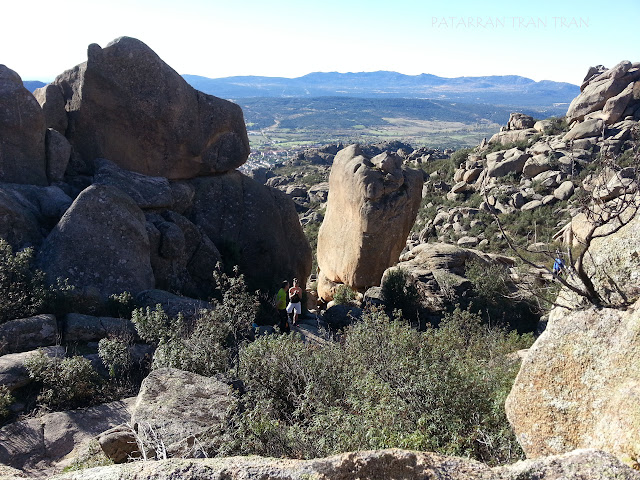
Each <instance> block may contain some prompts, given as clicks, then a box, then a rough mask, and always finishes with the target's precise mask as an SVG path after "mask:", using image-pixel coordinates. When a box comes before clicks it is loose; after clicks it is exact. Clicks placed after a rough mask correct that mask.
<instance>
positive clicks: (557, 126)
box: [544, 117, 569, 135]
mask: <svg viewBox="0 0 640 480" xmlns="http://www.w3.org/2000/svg"><path fill="white" fill-rule="evenodd" d="M547 120H550V124H549V125H547V126H546V127H545V129H544V134H545V135H560V134H561V133H564V132H568V131H569V122H567V117H550V118H548V119H547Z"/></svg>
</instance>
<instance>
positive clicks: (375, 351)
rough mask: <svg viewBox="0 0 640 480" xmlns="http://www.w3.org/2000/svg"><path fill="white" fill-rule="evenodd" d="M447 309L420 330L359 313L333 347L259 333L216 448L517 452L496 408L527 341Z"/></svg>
mask: <svg viewBox="0 0 640 480" xmlns="http://www.w3.org/2000/svg"><path fill="white" fill-rule="evenodd" d="M531 341H532V339H531V337H529V336H524V337H520V336H518V335H517V334H515V333H506V332H505V331H503V330H500V329H497V328H488V327H487V326H486V325H484V324H482V322H481V319H480V318H479V316H477V315H474V314H472V313H470V312H468V311H460V310H456V311H454V312H453V314H451V315H449V316H447V317H446V318H445V319H444V320H443V322H442V324H441V326H440V328H437V329H434V328H430V329H428V330H427V331H425V332H419V331H417V330H415V329H413V328H411V327H410V326H409V325H408V324H407V323H406V322H405V321H403V320H401V319H395V320H390V319H389V318H388V317H387V315H385V314H384V313H382V312H380V311H368V312H366V313H365V314H364V316H363V318H362V321H361V322H358V323H357V324H354V325H352V326H351V327H349V328H348V329H347V330H346V331H345V333H344V336H343V338H342V341H341V343H329V344H326V345H323V346H313V345H310V344H305V343H303V342H302V341H301V340H300V338H299V337H297V336H295V335H284V336H278V337H276V336H267V337H261V338H259V339H258V340H256V341H255V342H253V343H251V344H249V345H246V346H245V347H244V348H243V349H242V350H241V353H240V364H239V376H240V378H241V379H242V381H243V383H244V385H245V388H246V390H247V393H246V394H245V395H244V396H243V398H242V404H243V408H240V409H239V410H238V411H237V412H236V414H235V432H234V435H233V438H234V440H233V441H231V442H229V443H228V444H227V447H226V448H227V450H225V451H224V452H222V453H225V454H229V453H242V454H258V455H267V456H275V457H281V456H287V457H295V458H314V457H321V456H326V455H330V454H335V453H338V452H344V451H353V450H366V449H380V448H392V447H397V448H406V449H416V450H422V451H435V452H438V453H442V454H448V455H462V456H471V457H473V458H476V459H478V460H481V461H484V462H487V463H489V464H497V463H503V462H508V461H513V460H515V459H516V458H521V457H522V452H521V450H520V447H519V446H518V444H517V442H516V439H515V436H514V435H513V433H512V432H511V430H510V428H509V424H508V422H507V420H506V418H505V413H504V408H503V403H504V399H505V396H506V395H507V393H508V392H509V390H510V388H511V385H512V382H513V380H514V378H515V375H516V373H517V370H518V364H517V362H514V361H512V360H510V357H509V355H508V354H509V353H510V352H513V351H515V350H518V349H520V348H525V347H527V346H529V345H530V343H531Z"/></svg>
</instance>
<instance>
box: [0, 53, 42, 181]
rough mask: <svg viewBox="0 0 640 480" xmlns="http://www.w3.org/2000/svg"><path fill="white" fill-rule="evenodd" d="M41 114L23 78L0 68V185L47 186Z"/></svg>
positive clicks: (1, 66)
mask: <svg viewBox="0 0 640 480" xmlns="http://www.w3.org/2000/svg"><path fill="white" fill-rule="evenodd" d="M45 133H46V128H45V125H44V114H43V113H42V109H41V108H40V105H39V104H38V102H37V101H36V99H35V98H34V97H33V95H31V92H29V90H27V89H26V88H24V86H23V84H22V79H21V78H20V76H19V75H18V74H17V73H16V72H14V71H13V70H11V69H9V68H7V67H5V66H4V65H0V182H6V183H29V184H32V185H47V184H48V182H47V175H46V159H45V145H44V138H45Z"/></svg>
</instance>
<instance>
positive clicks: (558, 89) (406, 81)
mask: <svg viewBox="0 0 640 480" xmlns="http://www.w3.org/2000/svg"><path fill="white" fill-rule="evenodd" d="M183 78H184V79H185V80H186V81H187V82H188V83H189V84H190V85H192V86H193V87H194V88H197V89H198V90H200V91H202V92H205V93H209V94H211V95H215V96H217V97H222V98H229V99H234V100H237V99H240V98H250V97H279V98H287V97H326V96H329V97H336V96H343V97H360V98H421V99H432V100H446V101H456V102H465V103H485V104H494V105H504V106H518V107H533V108H540V107H542V108H544V107H550V106H553V105H554V104H568V103H570V102H571V100H573V98H574V97H575V96H577V95H578V93H579V92H580V88H579V87H578V86H577V85H572V84H570V83H563V82H553V81H550V80H542V81H540V82H536V81H534V80H531V79H530V78H526V77H520V76H517V75H506V76H488V77H456V78H444V77H438V76H436V75H430V74H425V73H423V74H421V75H403V74H401V73H397V72H388V71H379V72H362V73H337V72H330V73H310V74H308V75H305V76H303V77H298V78H283V77H257V76H245V77H226V78H206V77H200V76H197V75H183ZM556 106H557V105H556Z"/></svg>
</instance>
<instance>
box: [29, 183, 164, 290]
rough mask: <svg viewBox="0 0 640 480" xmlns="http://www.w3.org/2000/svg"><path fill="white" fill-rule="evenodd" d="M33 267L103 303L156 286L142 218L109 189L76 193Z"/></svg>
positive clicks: (101, 187) (118, 193) (118, 192)
mask: <svg viewBox="0 0 640 480" xmlns="http://www.w3.org/2000/svg"><path fill="white" fill-rule="evenodd" d="M37 263H38V265H39V266H40V268H42V269H43V270H44V271H45V273H46V274H47V277H48V279H49V281H51V282H55V281H56V279H57V278H63V279H64V278H68V279H69V283H71V284H72V285H75V286H76V287H78V288H80V289H84V288H87V287H91V288H95V289H97V290H99V291H100V293H101V294H102V295H103V296H105V297H106V296H108V295H111V294H118V293H122V292H124V291H128V292H131V293H133V294H135V293H137V292H140V291H142V290H147V289H149V288H153V287H154V284H155V280H154V277H153V272H152V270H151V264H150V260H149V237H148V236H147V231H146V228H145V218H144V214H143V213H142V210H140V208H139V207H138V205H136V203H135V202H134V201H133V200H132V199H131V197H129V196H128V195H126V194H125V193H123V192H122V191H121V190H119V189H118V188H116V187H112V186H110V185H92V186H91V187H89V188H87V189H85V190H84V191H82V193H80V195H79V196H78V198H76V200H75V201H74V202H73V204H72V205H71V207H70V208H69V210H67V212H66V213H65V214H64V215H63V217H62V218H61V219H60V222H58V224H57V225H56V226H55V228H54V229H53V231H52V232H51V233H50V234H49V236H48V237H47V238H46V239H45V241H44V242H43V244H42V248H41V250H40V252H39V253H38V257H37Z"/></svg>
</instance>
